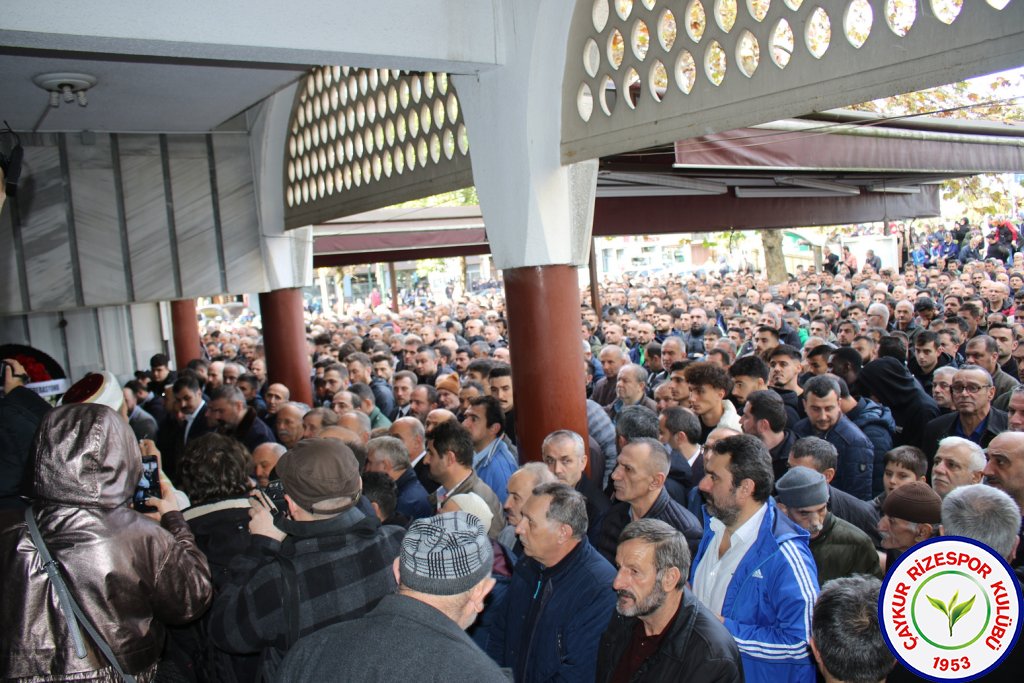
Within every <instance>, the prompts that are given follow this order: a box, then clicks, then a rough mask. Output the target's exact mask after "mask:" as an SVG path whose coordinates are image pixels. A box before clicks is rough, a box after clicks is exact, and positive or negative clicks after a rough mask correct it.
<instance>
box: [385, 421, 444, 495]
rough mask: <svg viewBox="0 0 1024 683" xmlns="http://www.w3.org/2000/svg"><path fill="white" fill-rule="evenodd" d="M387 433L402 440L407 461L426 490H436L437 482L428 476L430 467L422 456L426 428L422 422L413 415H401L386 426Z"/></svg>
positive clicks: (425, 451) (424, 451) (423, 453)
mask: <svg viewBox="0 0 1024 683" xmlns="http://www.w3.org/2000/svg"><path fill="white" fill-rule="evenodd" d="M388 434H389V435H390V436H393V437H396V438H398V439H401V440H402V443H404V444H405V447H406V449H407V450H408V451H409V462H410V465H411V466H412V469H413V472H415V473H416V478H417V479H419V480H420V484H422V485H423V488H425V489H426V490H427V493H433V492H434V491H436V490H437V487H438V484H437V482H436V481H434V480H433V479H431V478H430V468H428V467H427V465H426V463H425V462H424V458H423V456H425V455H426V454H427V430H426V429H425V428H424V427H423V423H422V422H420V421H419V419H418V418H415V417H401V418H398V419H397V420H395V421H394V423H392V425H391V427H389V428H388Z"/></svg>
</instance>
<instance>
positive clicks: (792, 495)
mask: <svg viewBox="0 0 1024 683" xmlns="http://www.w3.org/2000/svg"><path fill="white" fill-rule="evenodd" d="M775 498H776V500H778V501H779V502H780V503H782V504H783V505H785V506H786V507H788V508H809V507H814V506H815V505H821V504H822V503H827V502H828V483H827V482H826V481H825V475H824V474H822V473H821V472H817V471H815V470H812V469H811V468H810V467H793V468H792V469H790V470H789V471H788V472H786V473H785V474H784V475H782V476H781V477H779V480H778V481H777V482H775Z"/></svg>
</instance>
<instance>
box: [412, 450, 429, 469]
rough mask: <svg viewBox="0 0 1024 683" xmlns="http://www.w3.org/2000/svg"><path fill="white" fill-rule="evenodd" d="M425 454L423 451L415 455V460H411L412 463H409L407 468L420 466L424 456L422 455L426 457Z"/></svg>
mask: <svg viewBox="0 0 1024 683" xmlns="http://www.w3.org/2000/svg"><path fill="white" fill-rule="evenodd" d="M426 454H427V452H426V451H423V452H422V453H420V454H419V455H417V456H416V459H415V460H413V461H412V462H411V463H409V467H410V468H413V467H416V465H419V464H420V460H422V459H423V456H424V455H426Z"/></svg>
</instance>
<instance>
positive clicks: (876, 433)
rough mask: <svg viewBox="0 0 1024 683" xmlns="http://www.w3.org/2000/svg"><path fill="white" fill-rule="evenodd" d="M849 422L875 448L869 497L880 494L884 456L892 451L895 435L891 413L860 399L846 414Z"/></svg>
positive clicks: (868, 400)
mask: <svg viewBox="0 0 1024 683" xmlns="http://www.w3.org/2000/svg"><path fill="white" fill-rule="evenodd" d="M846 417H848V418H850V422H852V423H853V424H855V425H857V426H858V427H860V431H862V432H864V436H866V437H868V441H870V442H871V444H872V445H873V446H874V447H875V449H874V450H875V460H874V464H873V465H872V469H871V495H873V496H877V495H878V494H879V493H881V492H882V488H883V487H882V475H884V474H885V454H886V453H888V452H889V451H890V450H892V447H893V439H894V438H895V435H896V422H895V421H894V420H893V419H892V412H891V411H890V410H889V409H888V408H886V407H885V406H883V405H879V404H878V403H875V402H874V401H872V400H870V399H867V398H861V399H860V400H858V401H857V405H856V406H854V408H853V410H851V411H850V412H848V413H847V414H846Z"/></svg>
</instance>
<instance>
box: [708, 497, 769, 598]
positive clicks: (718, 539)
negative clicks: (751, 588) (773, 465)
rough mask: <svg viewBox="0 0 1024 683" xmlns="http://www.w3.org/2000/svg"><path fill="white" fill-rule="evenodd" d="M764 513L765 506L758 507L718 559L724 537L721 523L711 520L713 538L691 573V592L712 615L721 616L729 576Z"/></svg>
mask: <svg viewBox="0 0 1024 683" xmlns="http://www.w3.org/2000/svg"><path fill="white" fill-rule="evenodd" d="M767 510H768V506H767V505H764V504H762V505H761V507H760V509H758V511H757V512H755V513H754V515H753V516H752V517H751V518H750V519H748V520H747V521H746V522H744V523H743V524H742V525H741V526H740V527H739V528H738V529H736V531H734V532H732V537H731V538H730V545H729V549H728V550H726V551H725V554H724V555H722V557H721V558H719V557H718V548H719V547H720V546H721V545H722V538H723V537H724V535H725V524H723V523H722V522H721V521H720V520H719V519H718V518H717V517H712V518H711V531H712V532H714V536H713V537H712V538H711V542H710V543H709V544H708V549H707V551H706V552H705V553H704V557H702V558H701V560H700V564H698V565H697V571H696V572H694V575H693V592H694V594H695V595H696V596H697V599H698V600H700V601H701V602H702V603H704V606H705V607H707V608H708V609H709V610H711V612H712V613H713V614H721V613H722V604H723V603H724V602H725V594H726V592H727V591H728V590H729V584H730V583H732V577H733V574H735V573H736V568H737V567H739V565H740V562H741V561H742V560H743V556H744V555H746V554H747V551H748V550H749V549H750V546H752V545H753V544H754V541H755V540H756V539H757V532H758V531H759V530H760V529H761V522H762V521H763V520H764V515H765V513H766V512H767Z"/></svg>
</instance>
